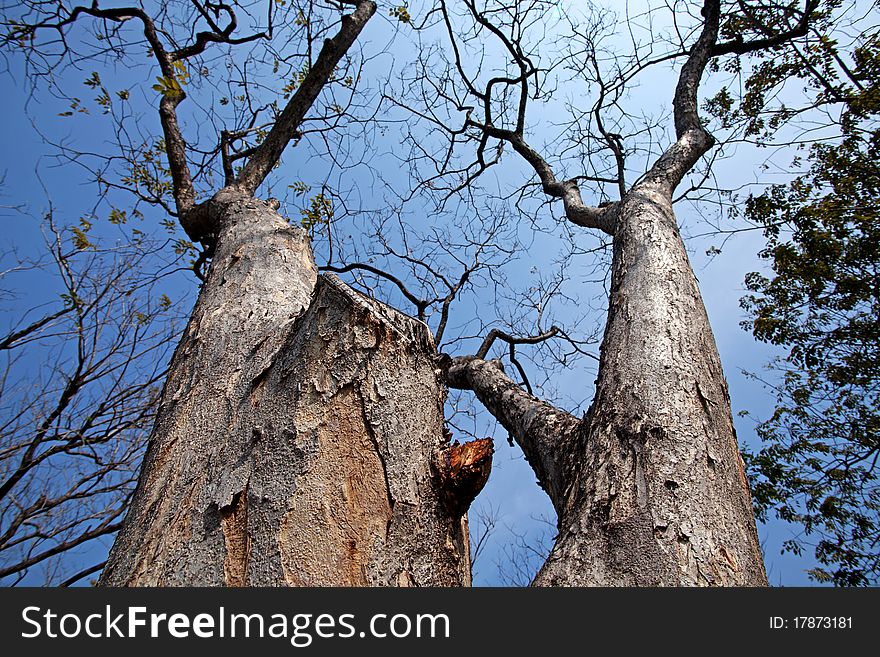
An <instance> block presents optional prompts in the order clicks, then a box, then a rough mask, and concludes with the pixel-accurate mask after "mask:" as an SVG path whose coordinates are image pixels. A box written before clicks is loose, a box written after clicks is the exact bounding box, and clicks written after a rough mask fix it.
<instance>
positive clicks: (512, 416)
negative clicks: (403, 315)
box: [441, 354, 582, 511]
mask: <svg viewBox="0 0 880 657" xmlns="http://www.w3.org/2000/svg"><path fill="white" fill-rule="evenodd" d="M441 367H442V368H443V369H444V371H445V374H446V384H447V385H448V386H449V387H450V388H456V389H459V390H472V391H473V392H474V394H476V396H477V399H479V400H480V401H481V402H482V403H483V405H484V406H485V407H486V409H488V411H489V412H490V413H492V415H493V416H495V418H496V419H497V420H498V421H499V422H500V423H501V425H502V426H503V427H504V428H505V429H507V431H508V432H509V433H510V435H511V436H512V437H513V438H514V440H516V442H517V444H518V445H519V446H520V448H522V450H523V453H524V454H525V457H526V460H527V461H528V462H529V464H530V465H531V466H532V469H533V470H534V471H535V474H536V475H537V477H538V483H539V484H540V485H541V487H542V488H543V489H544V490H545V491H546V492H547V494H548V495H549V496H550V499H551V501H552V502H553V504H554V506H555V507H556V508H557V511H559V510H560V509H561V505H562V503H563V501H564V495H565V491H566V489H567V487H568V483H569V481H570V477H569V473H568V471H567V465H568V462H567V461H566V460H565V456H566V455H570V454H571V453H572V451H571V444H572V441H574V439H575V436H576V435H577V433H578V432H579V430H580V428H581V424H582V421H581V420H580V419H578V418H576V417H574V416H573V415H571V414H569V413H566V412H565V411H560V410H559V409H557V408H555V407H554V406H551V405H550V404H548V403H546V402H544V401H541V400H540V399H538V398H536V397H534V396H533V395H530V394H529V393H527V392H526V391H525V390H523V389H522V388H521V387H520V386H518V385H517V384H516V383H514V382H513V381H512V380H511V379H510V378H509V377H508V376H507V375H506V374H505V373H504V369H503V367H502V366H501V363H500V362H499V361H497V360H488V361H487V360H482V359H480V358H475V357H473V356H465V357H458V358H451V357H449V356H447V355H445V354H442V355H441Z"/></svg>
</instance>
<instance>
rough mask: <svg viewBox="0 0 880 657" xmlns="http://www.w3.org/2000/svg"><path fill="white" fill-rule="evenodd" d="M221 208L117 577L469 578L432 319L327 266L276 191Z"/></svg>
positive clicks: (122, 542) (206, 581)
mask: <svg viewBox="0 0 880 657" xmlns="http://www.w3.org/2000/svg"><path fill="white" fill-rule="evenodd" d="M211 212H212V213H214V214H215V216H214V217H213V221H215V222H216V223H215V225H218V226H220V232H219V234H218V238H217V243H216V253H215V257H214V260H213V262H212V265H211V269H210V271H209V274H208V277H207V280H206V282H205V284H204V287H203V289H202V292H201V294H200V297H199V300H198V303H197V304H196V307H195V310H194V312H193V315H192V318H191V320H190V322H189V325H188V327H187V329H186V331H185V333H184V336H183V339H182V341H181V343H180V345H179V347H178V349H177V351H176V353H175V356H174V359H173V361H172V364H171V369H170V374H169V376H168V380H167V383H166V386H165V390H164V393H163V398H162V402H161V407H160V412H159V418H158V421H157V424H156V427H155V429H154V431H153V434H152V437H151V440H150V445H149V448H148V451H147V455H146V458H145V462H144V466H143V470H142V473H141V476H140V480H139V482H138V486H137V490H136V492H135V495H134V499H133V501H132V505H131V509H130V511H129V514H128V517H127V518H126V521H125V524H124V527H123V529H122V530H121V531H120V533H119V536H118V538H117V540H116V543H115V544H114V546H113V549H112V551H111V554H110V558H109V561H108V563H107V566H106V568H105V570H104V572H103V574H102V576H101V580H100V581H101V584H104V585H159V586H169V585H170V586H174V585H187V586H189V585H206V586H216V585H221V586H222V585H227V586H242V585H260V586H267V585H269V586H271V585H348V586H359V585H401V586H408V585H418V586H432V585H433V586H437V585H445V586H455V585H466V584H469V582H470V568H469V565H470V564H469V555H468V538H467V527H466V520H465V519H464V518H462V517H461V513H462V512H463V511H464V510H466V506H467V505H466V504H465V505H464V509H462V508H456V509H453V511H452V512H450V511H447V508H448V507H449V506H450V505H449V504H448V503H447V502H446V501H445V500H446V497H448V496H447V495H445V493H446V491H444V490H441V481H442V477H440V476H438V472H437V468H436V465H432V464H436V463H438V462H440V461H442V459H439V460H438V456H442V455H443V454H444V453H446V454H448V453H449V451H450V446H449V445H448V444H447V439H446V438H445V437H444V431H443V426H444V425H443V396H444V392H443V388H442V386H441V385H440V384H439V383H438V378H437V371H436V370H435V365H434V361H433V359H432V356H433V353H434V346H433V339H432V336H431V335H430V332H429V331H428V329H427V327H426V326H425V325H424V324H422V323H421V322H417V321H415V320H413V319H411V318H409V317H407V316H405V315H403V314H401V313H399V312H397V311H395V310H393V309H391V308H389V307H387V306H384V305H383V304H380V303H378V302H376V301H372V300H369V299H367V298H365V297H363V296H362V295H360V294H358V293H356V292H354V291H353V290H351V289H350V288H348V287H347V286H346V285H344V284H343V283H342V282H341V281H339V280H338V279H336V278H335V277H324V276H317V272H316V269H315V265H314V262H313V259H312V255H311V250H310V246H309V243H308V238H307V236H306V234H305V233H304V231H302V230H300V229H298V228H294V227H291V226H290V225H289V224H288V223H287V222H286V221H284V220H283V219H282V218H281V217H279V216H278V215H277V214H275V213H274V212H273V211H272V210H270V209H269V207H268V206H267V205H266V204H264V203H262V202H261V201H258V200H255V199H253V198H248V197H246V196H235V195H233V194H230V193H228V192H221V193H220V194H219V195H218V197H217V198H216V200H215V201H214V202H213V203H212V206H211ZM490 456H491V454H489V455H488V457H490ZM459 506H461V505H459Z"/></svg>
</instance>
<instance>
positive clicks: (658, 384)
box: [535, 187, 766, 586]
mask: <svg viewBox="0 0 880 657" xmlns="http://www.w3.org/2000/svg"><path fill="white" fill-rule="evenodd" d="M578 438H579V440H577V441H576V442H575V443H574V444H573V445H572V446H573V448H574V449H573V450H572V451H571V457H572V463H571V465H570V466H569V468H568V471H570V472H571V473H572V477H571V481H570V482H569V483H568V491H569V492H568V494H567V495H566V496H565V499H564V501H563V504H561V505H560V506H561V512H562V513H561V522H560V535H559V538H558V540H557V542H556V545H555V546H554V549H553V551H552V553H551V555H550V557H549V558H548V560H547V563H546V564H545V565H544V567H543V568H542V569H541V571H540V573H539V574H538V576H537V578H536V580H535V583H536V584H540V585H554V584H560V583H565V584H577V585H611V584H614V585H632V586H644V585H686V586H698V585H763V584H766V576H765V574H764V568H763V559H762V556H761V551H760V548H759V543H758V535H757V530H756V528H755V521H754V516H753V513H752V508H751V495H750V493H749V487H748V483H747V480H746V477H745V472H744V468H743V463H742V459H741V457H740V454H739V449H738V447H737V442H736V433H735V429H734V426H733V420H732V417H731V413H730V398H729V396H728V391H727V383H726V381H725V379H724V375H723V372H722V369H721V362H720V359H719V358H718V349H717V347H716V345H715V340H714V338H713V336H712V331H711V328H710V326H709V321H708V317H707V316H706V311H705V308H704V306H703V301H702V298H701V297H700V292H699V288H698V286H697V281H696V278H695V277H694V275H693V271H692V269H691V267H690V264H689V262H688V258H687V254H686V252H685V248H684V244H683V243H682V240H681V237H680V235H679V233H678V227H677V224H676V220H675V216H674V214H673V211H672V203H671V200H670V199H669V197H668V195H667V194H665V193H661V192H658V191H657V190H655V189H652V188H651V187H642V188H639V187H637V188H635V189H634V190H632V191H631V192H630V193H629V194H628V195H627V196H626V197H625V198H624V200H623V201H622V203H621V207H620V209H619V213H618V229H617V233H616V235H615V238H614V256H613V264H612V281H611V295H610V300H609V314H608V323H607V326H606V330H605V336H604V339H603V342H602V349H601V356H600V366H599V378H598V381H597V386H596V396H595V399H594V402H593V405H592V407H591V408H590V411H589V413H588V416H587V417H586V418H585V420H584V425H583V431H582V432H581V433H580V434H579V436H578Z"/></svg>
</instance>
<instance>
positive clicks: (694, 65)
mask: <svg viewBox="0 0 880 657" xmlns="http://www.w3.org/2000/svg"><path fill="white" fill-rule="evenodd" d="M720 4H721V3H720V0H705V1H704V3H703V11H702V13H703V17H704V19H703V29H702V31H701V32H700V36H699V38H698V39H697V42H696V43H695V44H694V46H693V48H691V51H690V54H689V55H688V58H687V61H686V62H685V63H684V66H682V67H681V72H680V73H679V76H678V84H677V85H676V87H675V96H674V97H673V100H672V106H673V116H674V120H675V136H676V142H675V143H674V144H672V146H670V147H669V148H668V149H666V151H665V152H664V153H663V154H662V155H661V156H660V157H659V158H658V159H657V161H656V162H655V163H654V164H653V166H651V168H650V169H649V170H648V172H647V173H646V174H645V176H644V177H643V178H642V180H641V181H640V182H639V183H638V184H637V186H655V187H660V189H661V190H662V191H663V192H664V193H666V194H668V195H670V196H671V195H672V192H673V191H674V190H675V188H676V187H677V186H678V184H679V183H680V182H681V180H682V178H684V176H685V174H687V172H688V171H690V170H691V168H693V166H694V165H695V164H696V163H697V160H699V159H700V158H701V157H702V156H703V154H704V153H706V152H707V151H708V150H709V149H710V148H711V147H712V145H713V144H714V143H715V138H714V137H712V135H710V134H709V133H708V132H707V131H706V129H705V128H703V125H702V123H701V122H700V116H699V111H698V103H697V91H698V89H699V85H700V79H701V78H702V77H703V72H704V71H705V69H706V64H707V63H708V62H709V59H710V58H711V56H712V48H713V47H714V45H715V41H716V40H717V38H718V26H719V22H720V15H721V10H720Z"/></svg>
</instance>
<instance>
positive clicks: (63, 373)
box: [0, 214, 177, 585]
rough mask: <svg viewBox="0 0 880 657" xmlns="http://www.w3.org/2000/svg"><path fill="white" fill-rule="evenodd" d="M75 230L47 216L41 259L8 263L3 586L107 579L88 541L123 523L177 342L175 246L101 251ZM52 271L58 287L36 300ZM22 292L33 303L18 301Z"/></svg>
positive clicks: (119, 246)
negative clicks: (166, 284)
mask: <svg viewBox="0 0 880 657" xmlns="http://www.w3.org/2000/svg"><path fill="white" fill-rule="evenodd" d="M76 230H77V232H76V233H73V234H72V235H71V234H70V233H69V232H68V231H64V232H62V230H61V229H59V228H58V226H57V224H56V221H55V219H54V218H53V216H52V215H51V214H50V215H48V216H47V217H46V218H45V220H44V222H43V236H44V239H45V241H44V243H43V245H42V247H43V248H42V249H40V252H39V253H38V254H37V255H36V257H31V256H26V255H22V254H19V253H17V252H16V251H14V250H13V249H11V248H9V250H7V251H6V252H5V253H3V256H2V259H3V274H2V280H3V285H4V294H3V301H4V306H6V308H5V310H7V311H8V312H7V313H6V318H7V322H8V324H6V325H5V326H4V327H3V328H4V331H5V335H4V337H3V338H2V339H0V352H2V354H3V356H4V368H3V376H2V378H0V381H2V385H0V396H2V399H3V403H2V406H0V414H2V418H3V420H2V431H0V436H2V438H0V441H2V442H0V473H2V477H0V518H2V527H3V531H2V533H0V560H2V566H0V578H2V580H3V581H4V583H7V584H15V583H17V582H20V581H22V580H23V579H24V578H25V577H27V576H28V575H29V574H30V575H31V577H30V580H29V581H30V582H31V583H33V582H34V581H39V580H38V579H37V577H38V576H36V575H34V571H41V573H42V578H43V581H44V582H45V583H47V584H60V585H67V584H72V583H74V582H76V581H78V580H80V579H82V578H84V577H87V576H89V575H91V574H93V573H96V572H99V571H100V570H101V568H102V567H103V565H104V559H103V557H101V556H100V555H101V550H100V549H98V550H95V549H94V546H95V544H96V542H98V541H101V540H102V539H105V538H106V537H108V536H111V535H112V534H113V533H114V532H116V531H117V530H118V529H119V527H120V525H121V523H122V518H123V517H124V514H125V511H126V508H127V504H128V500H129V498H130V496H131V492H132V489H133V487H134V481H135V478H136V476H137V469H138V466H139V464H140V461H141V458H142V456H143V447H144V445H145V441H146V436H147V434H148V432H149V430H150V428H151V426H152V423H153V420H154V419H155V411H156V403H157V401H158V395H159V391H160V389H161V383H162V379H163V378H164V375H165V371H164V366H163V363H164V362H165V361H166V360H167V353H166V352H167V351H169V347H168V345H169V341H170V340H172V339H173V338H174V337H175V335H176V333H177V331H176V329H175V321H174V320H175V319H176V318H175V314H174V312H173V308H172V303H171V300H170V299H169V298H168V297H167V296H165V295H164V294H160V293H159V292H158V291H157V287H158V286H159V285H160V283H161V282H162V281H163V280H164V279H165V278H166V277H168V276H169V274H171V273H173V272H174V270H175V269H177V267H176V266H175V265H176V262H175V261H176V258H174V259H172V260H171V261H167V256H166V255H165V251H166V250H167V244H165V243H155V242H152V241H151V240H148V239H146V238H144V237H140V238H137V237H135V239H133V240H129V241H123V242H117V243H116V244H113V245H112V246H104V245H102V242H100V241H98V240H97V239H96V238H94V236H91V235H90V234H89V232H88V230H87V229H86V228H85V227H78V228H77V229H76ZM65 233H67V234H65ZM69 237H73V240H70V239H68V238H69ZM71 241H73V242H74V244H72V245H71V244H70V242H71ZM47 275H48V276H51V279H50V280H53V281H56V282H57V283H59V286H58V289H56V290H52V295H51V296H50V297H49V298H46V299H43V301H45V303H40V304H39V305H35V304H36V303H37V299H39V294H38V293H36V292H35V291H36V290H39V289H40V288H41V282H40V278H41V277H42V276H47ZM25 289H26V290H28V291H29V294H28V297H27V299H26V300H25V299H21V298H16V296H21V291H22V290H25ZM16 291H17V292H18V293H19V294H18V295H16V294H15V292H16ZM28 304H34V305H31V307H28ZM76 553H80V554H82V556H81V557H79V558H76V557H71V555H72V554H76ZM95 554H97V555H98V556H94V555H95ZM86 559H90V561H86Z"/></svg>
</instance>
